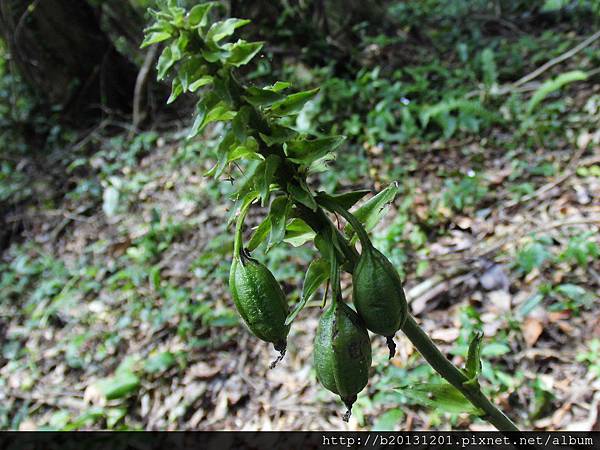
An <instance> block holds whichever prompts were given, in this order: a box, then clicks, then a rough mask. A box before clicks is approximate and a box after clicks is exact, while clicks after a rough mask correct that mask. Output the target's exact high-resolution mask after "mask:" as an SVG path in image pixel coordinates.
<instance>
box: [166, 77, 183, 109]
mask: <svg viewBox="0 0 600 450" xmlns="http://www.w3.org/2000/svg"><path fill="white" fill-rule="evenodd" d="M182 93H183V86H182V85H181V80H180V79H179V77H175V78H173V82H172V83H171V95H170V96H169V99H168V100H167V105H170V104H171V103H173V102H174V101H175V100H177V98H178V97H179V96H180V95H181V94H182Z"/></svg>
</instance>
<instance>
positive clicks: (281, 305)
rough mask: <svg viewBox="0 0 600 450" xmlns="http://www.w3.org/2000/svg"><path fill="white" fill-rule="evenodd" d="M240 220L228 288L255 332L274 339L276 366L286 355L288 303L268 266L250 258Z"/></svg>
mask: <svg viewBox="0 0 600 450" xmlns="http://www.w3.org/2000/svg"><path fill="white" fill-rule="evenodd" d="M246 212H247V210H246V211H242V213H241V214H240V218H239V219H238V226H237V234H236V241H235V242H236V244H235V249H234V258H233V262H232V264H231V270H230V272H229V289H230V291H231V295H232V297H233V302H234V303H235V306H236V309H237V310H238V312H239V314H240V316H241V317H242V319H243V320H244V322H245V323H246V325H247V326H248V328H249V329H250V331H252V333H254V335H255V336H256V337H258V338H259V339H262V340H263V341H266V342H271V343H272V344H273V345H274V347H275V350H277V351H278V352H279V353H280V356H279V357H278V358H277V360H275V361H274V362H273V363H272V364H271V368H273V367H275V365H276V364H277V362H279V361H280V360H281V359H282V358H283V356H284V355H285V350H286V340H287V335H288V332H289V330H290V327H289V325H285V319H286V318H287V315H288V304H287V300H286V298H285V294H284V293H283V291H282V290H281V286H280V285H279V283H278V282H277V280H276V279H275V277H274V276H273V274H272V273H271V271H269V269H268V268H267V267H266V266H265V265H263V264H261V263H260V262H258V261H257V260H255V259H253V258H251V257H250V255H249V254H248V253H247V252H246V251H245V250H244V249H243V246H242V242H241V224H242V222H243V220H244V217H245V215H246Z"/></svg>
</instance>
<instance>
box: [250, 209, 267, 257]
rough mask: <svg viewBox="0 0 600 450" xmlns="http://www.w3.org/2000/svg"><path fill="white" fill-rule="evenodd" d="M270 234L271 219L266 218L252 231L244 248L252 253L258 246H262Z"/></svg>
mask: <svg viewBox="0 0 600 450" xmlns="http://www.w3.org/2000/svg"><path fill="white" fill-rule="evenodd" d="M270 232H271V218H270V217H268V216H267V217H266V218H265V219H264V220H263V221H262V222H261V223H260V225H259V226H258V227H257V228H256V230H254V233H252V237H251V238H250V241H249V242H248V244H247V245H246V248H247V249H248V251H249V252H253V251H254V250H256V249H257V248H258V246H259V245H260V244H262V243H263V242H264V241H265V239H267V237H268V236H269V233H270Z"/></svg>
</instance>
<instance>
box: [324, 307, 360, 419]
mask: <svg viewBox="0 0 600 450" xmlns="http://www.w3.org/2000/svg"><path fill="white" fill-rule="evenodd" d="M314 352H315V353H314V358H315V368H316V371H317V379H318V380H319V382H320V383H321V384H322V385H323V386H324V387H325V388H326V389H328V390H330V391H331V392H333V393H335V394H338V395H339V396H340V397H341V399H342V401H343V402H344V403H345V404H346V406H347V407H348V409H349V410H350V408H351V407H352V404H353V403H354V401H355V400H356V395H357V394H358V393H359V392H360V391H362V390H363V389H364V387H365V386H366V385H367V382H368V380H369V367H371V341H370V339H369V333H368V332H367V329H366V328H365V326H364V325H363V324H362V322H361V320H360V317H359V316H358V314H356V312H354V310H352V309H351V308H350V307H349V306H347V305H346V304H345V303H343V302H341V301H338V302H335V303H334V304H332V305H331V306H330V307H329V308H328V309H327V311H325V312H324V313H323V314H322V315H321V319H320V320H319V326H318V328H317V334H316V337H315V348H314Z"/></svg>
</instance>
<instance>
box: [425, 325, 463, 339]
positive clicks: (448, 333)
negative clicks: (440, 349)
mask: <svg viewBox="0 0 600 450" xmlns="http://www.w3.org/2000/svg"><path fill="white" fill-rule="evenodd" d="M459 335H460V331H458V329H456V328H440V329H437V330H434V331H432V332H431V338H432V339H433V340H436V341H442V342H454V341H456V339H458V336H459Z"/></svg>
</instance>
